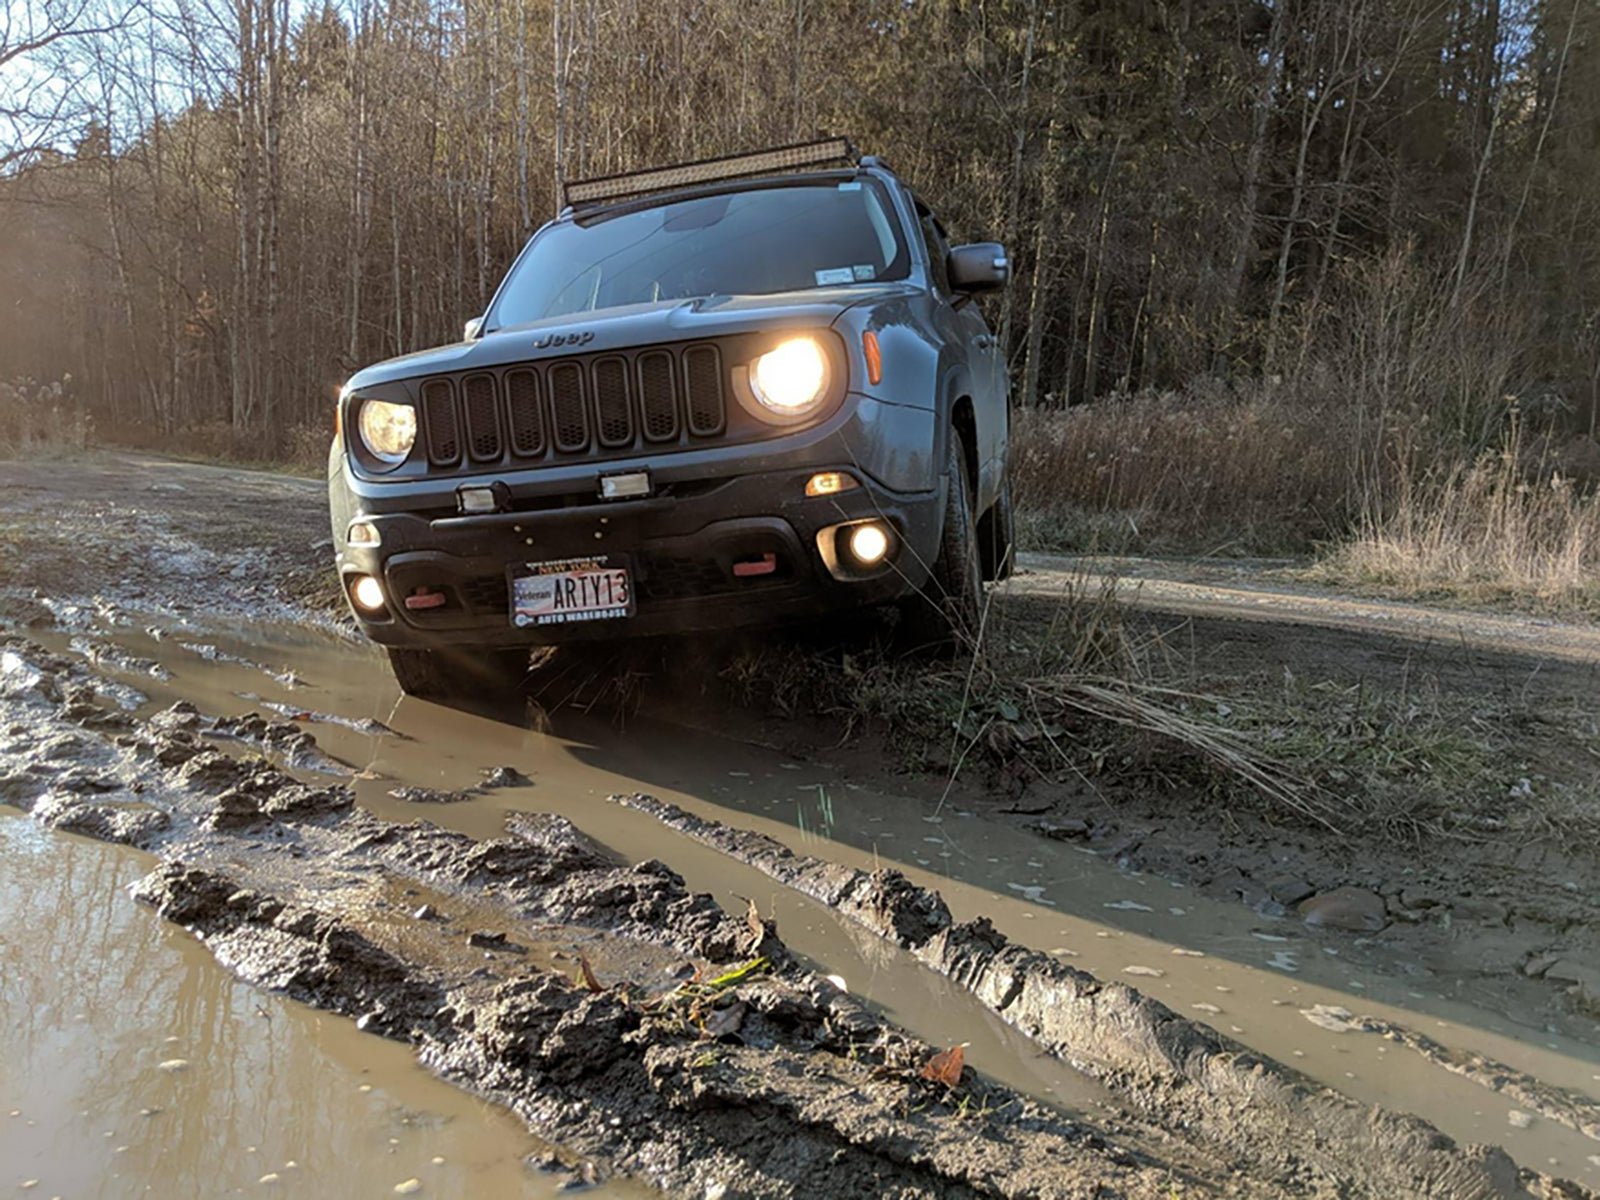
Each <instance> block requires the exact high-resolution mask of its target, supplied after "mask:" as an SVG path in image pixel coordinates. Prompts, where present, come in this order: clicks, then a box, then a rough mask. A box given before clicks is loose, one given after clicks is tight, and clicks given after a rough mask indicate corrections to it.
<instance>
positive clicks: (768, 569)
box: [733, 554, 778, 579]
mask: <svg viewBox="0 0 1600 1200" xmlns="http://www.w3.org/2000/svg"><path fill="white" fill-rule="evenodd" d="M777 569H778V556H777V555H776V554H763V555H762V556H761V557H760V558H746V559H742V560H741V561H739V562H736V563H734V564H733V573H734V575H735V576H737V577H738V578H740V579H749V578H750V577H751V576H753V575H771V574H772V573H773V572H774V571H776V570H777Z"/></svg>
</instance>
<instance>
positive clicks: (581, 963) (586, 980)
mask: <svg viewBox="0 0 1600 1200" xmlns="http://www.w3.org/2000/svg"><path fill="white" fill-rule="evenodd" d="M578 970H579V971H580V972H582V974H583V986H584V987H586V988H588V989H589V990H590V991H591V992H603V991H605V990H606V989H605V988H604V987H602V986H601V985H600V981H599V980H598V979H596V978H595V977H594V968H593V967H591V966H590V965H589V960H588V959H587V958H584V957H583V956H582V955H579V956H578Z"/></svg>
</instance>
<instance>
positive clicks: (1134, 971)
mask: <svg viewBox="0 0 1600 1200" xmlns="http://www.w3.org/2000/svg"><path fill="white" fill-rule="evenodd" d="M1122 970H1123V973H1124V974H1127V975H1144V976H1146V977H1148V978H1150V979H1160V978H1161V977H1162V976H1163V975H1165V974H1166V972H1165V971H1161V970H1158V969H1157V968H1155V967H1140V966H1132V967H1123V968H1122Z"/></svg>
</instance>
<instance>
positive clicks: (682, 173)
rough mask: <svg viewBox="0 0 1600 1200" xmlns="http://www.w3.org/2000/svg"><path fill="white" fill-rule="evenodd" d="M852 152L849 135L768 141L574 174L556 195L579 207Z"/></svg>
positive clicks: (842, 157)
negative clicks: (752, 147) (650, 164)
mask: <svg viewBox="0 0 1600 1200" xmlns="http://www.w3.org/2000/svg"><path fill="white" fill-rule="evenodd" d="M858 157H859V156H858V155H857V154H856V149H855V147H854V146H853V145H851V144H850V139H849V138H842V137H830V138H819V139H818V140H816V141H814V142H797V143H795V144H794V145H792V146H774V147H772V148H771V149H770V150H756V151H753V152H752V153H749V154H726V155H723V156H722V157H720V158H706V159H701V160H700V161H699V162H689V163H680V164H678V165H676V166H671V167H655V168H652V169H650V170H647V171H627V172H623V173H622V174H618V175H601V176H598V177H596V178H594V179H575V180H571V181H569V182H567V183H565V184H563V185H562V189H561V190H562V201H563V203H565V204H566V205H567V206H568V207H570V208H580V207H584V206H588V205H594V204H600V203H603V202H605V201H607V200H618V199H621V198H622V197H624V196H637V195H642V194H644V193H646V192H659V191H665V190H667V189H669V188H677V187H687V186H690V185H692V184H696V183H711V182H714V181H715V180H719V179H742V178H745V177H748V176H751V175H767V174H770V173H773V172H777V171H789V170H793V169H795V168H796V167H813V166H818V165H820V164H822V163H829V162H838V161H840V160H844V161H848V162H851V163H854V162H855V161H856V160H857V158H858Z"/></svg>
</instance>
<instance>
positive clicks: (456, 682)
mask: <svg viewBox="0 0 1600 1200" xmlns="http://www.w3.org/2000/svg"><path fill="white" fill-rule="evenodd" d="M386 649H387V650H388V652H389V668H390V670H392V671H393V672H394V678H395V682H396V683H398V684H399V685H400V690H401V691H402V692H404V693H405V694H406V695H408V696H417V697H420V698H421V699H424V700H463V699H473V698H493V697H495V696H503V695H509V694H510V693H512V692H514V691H516V689H517V685H518V684H520V683H521V682H522V680H523V678H524V677H525V676H526V675H527V672H528V653H527V651H525V650H475V649H465V650H417V649H413V648H412V647H409V646H406V647H395V646H389V647H386Z"/></svg>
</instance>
